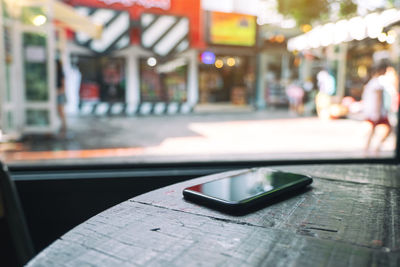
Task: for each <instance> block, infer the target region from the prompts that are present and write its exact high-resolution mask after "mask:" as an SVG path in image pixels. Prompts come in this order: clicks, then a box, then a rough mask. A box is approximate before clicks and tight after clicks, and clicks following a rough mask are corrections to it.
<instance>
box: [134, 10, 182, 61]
mask: <svg viewBox="0 0 400 267" xmlns="http://www.w3.org/2000/svg"><path fill="white" fill-rule="evenodd" d="M140 25H141V29H142V30H141V32H142V36H141V43H142V46H143V47H144V48H146V49H148V50H151V51H152V52H154V53H155V54H157V55H159V56H168V55H171V54H173V53H177V52H182V51H183V50H186V49H187V48H188V47H189V20H188V18H186V17H178V16H171V15H155V14H149V13H146V14H143V15H142V17H141V19H140Z"/></svg>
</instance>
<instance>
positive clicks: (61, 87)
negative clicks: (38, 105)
mask: <svg viewBox="0 0 400 267" xmlns="http://www.w3.org/2000/svg"><path fill="white" fill-rule="evenodd" d="M56 68H57V69H56V70H57V73H56V74H57V112H58V116H59V117H60V120H61V128H60V132H59V136H60V137H61V138H65V136H66V133H67V120H66V118H65V111H64V106H65V103H66V102H67V98H66V96H65V78H64V71H63V67H62V63H61V61H60V60H57V61H56Z"/></svg>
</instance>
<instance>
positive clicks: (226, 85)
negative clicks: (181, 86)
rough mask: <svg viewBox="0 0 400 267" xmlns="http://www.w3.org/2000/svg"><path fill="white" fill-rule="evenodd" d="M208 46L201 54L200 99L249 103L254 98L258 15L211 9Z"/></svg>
mask: <svg viewBox="0 0 400 267" xmlns="http://www.w3.org/2000/svg"><path fill="white" fill-rule="evenodd" d="M205 16H206V17H207V24H206V41H207V44H208V47H207V49H206V50H202V51H201V53H200V54H199V62H200V65H199V103H200V104H206V103H230V104H233V105H249V104H252V103H253V101H254V97H255V94H254V91H255V70H256V67H255V66H256V61H255V58H256V38H257V25H256V18H255V17H254V16H250V15H244V14H235V13H222V12H207V13H206V15H205Z"/></svg>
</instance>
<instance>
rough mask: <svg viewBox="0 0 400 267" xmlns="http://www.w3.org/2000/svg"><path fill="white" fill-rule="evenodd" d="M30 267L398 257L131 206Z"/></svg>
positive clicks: (386, 262)
mask: <svg viewBox="0 0 400 267" xmlns="http://www.w3.org/2000/svg"><path fill="white" fill-rule="evenodd" d="M50 248H51V249H46V250H45V251H43V252H42V253H41V254H39V256H37V257H36V258H35V259H34V260H33V261H31V262H30V263H29V264H28V266H85V265H90V266H92V265H101V266H136V265H148V266H188V265H190V266H195V265H200V266H239V265H249V266H396V265H397V266H398V264H399V263H400V253H398V251H391V250H390V249H388V248H385V249H381V248H366V247H360V246H356V245H354V244H348V243H343V242H338V241H333V240H326V239H318V238H315V237H310V236H305V235H301V234H293V233H291V232H288V231H284V230H279V229H272V228H269V227H258V226H251V225H241V224H237V223H235V222H231V221H223V220H219V219H216V218H212V217H206V216H198V215H193V214H188V213H185V212H181V211H171V210H168V209H162V208H157V207H153V206H149V205H145V204H139V203H132V202H131V203H129V202H125V203H123V204H121V205H119V206H118V207H116V208H113V209H110V210H108V211H106V212H104V213H102V214H100V215H98V216H96V217H94V218H92V219H90V220H89V221H87V222H86V223H84V224H82V225H80V226H78V227H77V228H75V229H74V230H73V231H71V232H69V233H68V234H66V235H64V236H63V237H62V238H61V240H59V241H57V242H56V243H54V244H53V245H52V246H51V247H50Z"/></svg>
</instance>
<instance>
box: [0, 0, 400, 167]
mask: <svg viewBox="0 0 400 267" xmlns="http://www.w3.org/2000/svg"><path fill="white" fill-rule="evenodd" d="M2 2H3V3H4V1H2ZM25 2H26V1H25ZM39 2H41V1H39ZM39 2H37V1H35V5H37V4H38V3H39ZM72 2H73V5H71V6H70V7H71V8H68V14H69V15H68V18H66V17H65V16H63V14H66V13H63V12H59V11H62V8H63V5H60V6H59V7H58V8H59V9H57V10H58V12H56V13H51V12H52V10H53V9H52V8H51V7H50V6H48V3H57V2H54V1H43V5H42V6H38V7H23V8H10V6H7V8H5V9H4V12H5V13H9V15H7V14H3V16H7V19H6V20H5V21H6V22H5V24H4V27H5V28H4V29H5V31H4V36H3V37H4V41H5V53H4V55H5V58H6V64H5V73H6V76H7V77H9V79H8V80H6V81H5V84H6V88H7V90H6V92H7V93H6V94H5V98H4V99H2V103H0V108H1V112H3V114H5V113H4V112H10V114H8V115H6V116H2V118H3V120H4V121H3V122H1V124H0V125H6V126H7V125H9V122H11V121H12V124H13V125H14V126H18V127H16V129H17V128H20V129H21V130H20V129H18V131H20V133H19V134H21V135H25V134H32V131H35V130H36V129H37V130H38V132H37V133H38V135H41V134H43V132H44V131H47V132H46V134H50V135H52V136H54V140H52V141H51V142H48V144H47V143H46V145H43V146H35V147H31V148H32V151H31V152H32V154H30V155H37V157H41V156H43V155H46V154H47V155H50V154H51V153H37V154H35V152H40V149H42V150H44V149H47V150H49V151H51V150H57V149H60V147H64V148H65V153H62V152H60V154H59V155H60V159H59V160H63V159H64V158H63V157H64V156H65V158H66V159H68V160H71V158H68V157H76V158H74V159H76V162H77V163H80V162H82V160H83V159H82V158H79V155H89V156H87V158H85V159H84V160H85V161H94V162H100V161H107V162H110V161H113V162H156V161H157V162H185V161H191V162H196V161H207V162H209V161H242V160H244V161H252V160H257V161H262V160H288V159H291V160H296V159H343V158H346V159H348V158H351V159H367V158H392V159H393V157H394V155H395V152H396V146H397V144H396V142H397V141H396V140H397V134H398V130H397V129H398V123H397V117H398V107H399V77H398V76H399V72H400V68H399V66H400V19H399V18H400V2H399V1H375V2H374V3H372V2H373V1H343V3H342V2H340V3H339V1H325V0H315V1H314V0H313V1H312V2H313V3H315V5H301V4H299V3H298V1H284V0H277V1H264V0H249V1H236V0H226V1H209V0H187V1H177V0H176V1H175V0H173V1H172V0H171V1H170V0H162V1H130V2H132V3H131V4H132V5H127V4H126V2H127V1H119V2H120V3H118V4H108V3H106V2H107V1H95V0H93V1H84V0H76V1H72ZM72 2H71V1H63V3H64V4H66V5H70V4H71V3H72ZM89 2H90V5H89ZM128 2H129V1H128ZM242 2H243V3H244V2H245V4H243V3H242ZM7 3H16V2H15V1H7ZM125 4H126V5H125ZM71 10H72V11H71ZM11 11H12V12H11ZM48 18H52V19H51V20H49V19H48ZM77 22H79V23H77ZM99 25H101V27H99ZM48 26H49V27H48ZM51 31H53V32H51ZM38 32H43V33H46V34H45V35H41V34H38ZM48 33H50V34H48ZM19 40H22V42H21V43H22V44H19ZM18 51H19V52H20V53H15V52H18ZM49 55H55V58H48V57H49ZM18 58H21V59H18ZM17 60H20V62H18V61H17ZM52 62H56V64H54V66H55V67H54V69H49V63H52ZM50 65H53V64H50ZM56 66H57V67H56ZM53 75H54V78H55V79H53V78H52V77H53ZM49 81H54V85H50V84H49ZM21 84H22V85H21ZM53 93H54V95H55V96H56V97H54V98H53V97H52V94H53ZM14 96H17V99H14V98H13V97H14ZM18 97H19V98H18ZM21 98H22V99H21ZM10 118H11V119H10ZM19 126H21V127H19ZM29 126H43V127H29ZM4 127H5V126H4ZM2 130H3V129H2ZM28 130H29V131H28ZM25 131H26V132H25ZM22 140H25V139H22ZM40 142H47V139H46V140H44V139H41V140H40ZM21 147H23V148H26V149H29V147H30V146H28V145H27V146H21ZM70 148H73V149H74V150H80V151H85V153H68V150H69V149H70ZM86 151H89V152H90V153H89V152H88V153H86ZM9 158H16V157H9ZM38 160H40V158H38ZM42 160H52V159H46V158H43V159H42Z"/></svg>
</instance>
